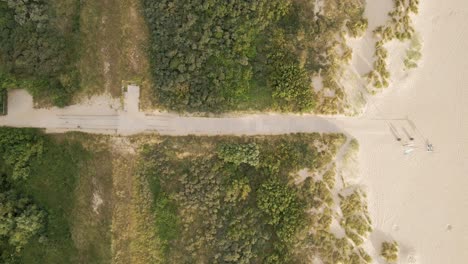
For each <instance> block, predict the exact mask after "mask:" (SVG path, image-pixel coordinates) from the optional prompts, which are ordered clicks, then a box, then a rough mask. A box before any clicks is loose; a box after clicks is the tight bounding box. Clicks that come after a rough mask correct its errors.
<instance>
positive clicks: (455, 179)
mask: <svg viewBox="0 0 468 264" xmlns="http://www.w3.org/2000/svg"><path fill="white" fill-rule="evenodd" d="M387 2H388V3H387ZM390 8H391V1H390V0H385V1H376V0H373V1H369V3H368V9H367V11H366V13H367V15H368V17H369V22H370V23H369V25H370V28H371V29H372V28H373V27H375V26H377V25H380V24H382V23H385V21H386V13H387V12H388V10H389V9H390ZM467 21H468V1H466V0H447V1H422V3H421V10H420V15H419V16H418V17H417V18H416V19H415V22H416V29H417V30H418V31H419V32H420V34H421V36H422V39H423V41H424V46H423V51H422V52H423V61H422V63H421V65H420V67H419V68H417V69H416V70H414V71H412V72H404V71H402V70H401V67H400V66H401V58H400V57H398V56H393V57H392V56H390V62H391V65H390V68H391V72H392V73H393V76H394V77H395V78H396V79H393V81H392V85H391V87H390V88H389V89H387V90H385V91H384V92H382V93H381V94H379V95H377V96H375V97H373V98H371V99H370V102H369V105H368V107H367V111H366V113H365V114H364V115H363V116H362V117H358V118H345V117H336V118H333V117H317V116H312V115H280V114H258V115H248V116H240V117H224V118H201V117H180V116H177V115H175V114H167V113H151V114H150V115H145V113H141V112H138V107H137V102H136V101H135V100H137V98H138V92H139V91H138V89H137V88H136V87H129V94H127V97H126V100H125V102H126V103H125V106H124V107H123V110H122V109H120V108H119V107H117V105H119V102H116V101H112V100H110V99H109V98H106V97H96V98H93V99H92V100H91V101H90V102H88V103H87V104H85V105H79V106H71V107H67V108H65V109H57V108H52V109H48V110H47V109H32V100H31V98H30V96H28V95H27V94H26V93H25V92H24V91H20V90H16V91H11V92H10V96H9V112H10V114H9V115H8V116H6V117H0V125H9V126H20V127H21V126H26V127H27V126H29V127H43V128H47V130H48V132H64V131H71V130H79V131H86V132H93V133H106V134H124V135H130V134H135V133H141V132H148V131H156V132H159V133H161V134H167V135H186V134H198V135H201V134H203V135H215V134H235V135H241V134H248V135H254V134H281V133H291V132H344V133H346V134H347V135H351V136H354V137H356V138H357V139H358V140H359V143H360V145H361V148H360V149H361V151H360V153H359V162H360V166H361V174H362V178H361V181H362V184H363V185H365V186H367V191H368V193H369V196H368V198H369V210H370V213H371V216H372V219H373V222H374V227H375V231H374V232H373V233H372V234H371V237H370V241H369V243H368V245H367V247H368V249H369V251H370V252H372V253H373V257H374V260H375V263H384V262H383V260H382V259H381V258H380V257H379V256H378V251H379V249H380V243H381V242H382V241H383V240H389V239H395V240H396V241H398V242H399V244H400V247H401V253H402V254H401V260H400V263H403V264H404V263H408V264H412V263H424V264H445V263H447V264H464V263H468V55H467V54H466V50H467V49H468V27H467V26H466V23H467ZM370 36H371V34H370V33H369V34H368V35H367V38H364V39H363V40H356V41H354V42H353V43H352V46H353V48H354V50H355V56H354V59H353V65H354V68H353V71H354V72H355V73H359V74H362V73H365V72H366V71H367V70H369V69H370V66H371V63H372V54H373V50H372V49H373V42H372V41H371V40H370V38H369V37H370ZM389 45H391V49H390V53H391V54H397V55H398V52H396V53H394V52H392V49H393V48H395V50H394V51H397V50H396V48H397V47H398V45H399V44H396V43H390V44H389ZM406 118H408V119H409V120H410V121H411V122H409V121H408V120H406ZM390 126H393V128H394V129H395V131H394V132H393V133H392V132H391V131H390ZM405 130H406V132H407V133H408V134H410V136H412V137H415V147H416V148H415V150H414V151H413V152H412V153H411V154H410V155H404V150H405V148H404V147H403V146H402V142H397V141H396V140H395V138H394V134H395V135H396V134H398V135H399V136H400V137H402V138H403V141H407V136H406V134H405ZM426 139H428V140H430V141H431V142H432V143H433V144H434V147H435V152H434V153H427V152H425V146H424V144H425V141H426Z"/></svg>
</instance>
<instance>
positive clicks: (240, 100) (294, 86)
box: [143, 0, 367, 113]
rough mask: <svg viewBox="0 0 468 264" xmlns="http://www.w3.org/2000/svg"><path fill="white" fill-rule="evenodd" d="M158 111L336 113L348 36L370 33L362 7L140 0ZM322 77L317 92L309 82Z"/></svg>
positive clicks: (348, 1)
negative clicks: (164, 109) (366, 30)
mask: <svg viewBox="0 0 468 264" xmlns="http://www.w3.org/2000/svg"><path fill="white" fill-rule="evenodd" d="M143 3H144V11H145V15H146V20H147V23H148V25H149V28H150V46H151V48H150V63H151V71H152V73H153V76H154V80H155V83H154V89H153V97H154V99H155V100H154V102H155V103H156V105H158V106H160V107H164V108H168V109H172V110H178V111H206V112H225V111H231V110H275V111H284V112H311V111H315V112H318V113H336V112H341V111H342V110H343V109H342V108H343V107H344V106H343V105H345V104H346V99H345V95H344V92H343V89H342V87H340V84H339V81H338V77H339V75H340V74H339V73H340V66H341V65H342V64H343V63H345V62H347V61H349V59H350V58H351V50H350V48H348V47H347V46H346V40H345V36H346V35H349V36H352V37H358V36H360V35H361V34H362V33H363V32H364V31H365V29H366V28H367V21H366V19H365V18H363V12H364V2H363V1H361V0H345V1H342V0H340V1H338V0H331V1H324V2H323V3H322V5H320V4H319V3H318V2H317V4H316V1H311V0H305V1H303V0H275V1H255V2H245V1H231V2H225V1H215V0H213V1H191V2H190V3H187V2H186V1H179V0H165V1H160V2H157V3H156V2H154V1H149V0H144V1H143ZM314 76H321V77H322V78H323V82H324V83H323V85H324V87H325V88H324V89H322V90H321V91H318V92H316V91H315V90H314V88H313V87H312V82H311V78H312V77H314Z"/></svg>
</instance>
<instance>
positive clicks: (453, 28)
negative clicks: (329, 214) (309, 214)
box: [341, 0, 468, 264]
mask: <svg viewBox="0 0 468 264" xmlns="http://www.w3.org/2000/svg"><path fill="white" fill-rule="evenodd" d="M381 2H382V1H376V0H373V1H372V0H371V1H369V3H368V9H367V10H366V13H367V15H368V17H369V24H370V29H369V30H372V28H373V27H375V26H377V25H379V24H381V23H383V22H384V19H382V16H383V15H385V14H386V12H388V6H386V5H385V4H381ZM384 2H391V1H384ZM414 21H415V28H416V30H417V31H418V32H419V33H420V35H421V37H422V40H423V43H424V44H423V50H422V53H423V58H422V61H421V62H420V66H419V67H418V68H417V69H415V70H412V71H409V72H405V71H403V70H402V69H401V68H402V67H401V66H402V60H401V56H399V55H393V56H392V54H398V53H399V52H400V53H401V51H399V50H401V47H400V46H401V44H398V43H390V44H389V46H388V47H389V53H390V57H389V59H390V70H391V72H392V83H391V86H390V87H389V88H388V89H386V90H385V91H383V92H382V93H380V94H378V95H376V96H374V97H371V98H370V99H369V103H368V106H367V110H366V113H365V114H364V115H363V117H362V119H363V121H362V122H360V123H359V122H358V123H357V122H354V123H352V124H351V123H349V122H348V121H345V122H343V123H342V125H341V127H342V128H343V129H344V130H345V131H346V132H347V133H349V134H351V135H353V136H355V137H356V138H357V139H358V141H359V143H360V146H361V148H360V149H361V151H360V154H359V163H360V167H361V175H362V184H363V185H364V186H366V189H367V192H368V199H369V210H370V213H371V217H372V219H373V224H374V228H375V231H374V232H373V233H372V234H371V236H370V241H369V242H370V243H369V245H368V248H369V250H370V251H373V252H374V253H373V257H374V262H375V263H385V262H384V260H383V259H381V258H380V257H379V256H378V251H379V250H380V243H381V242H382V241H383V240H391V239H395V240H396V241H397V242H398V243H399V244H400V249H401V255H400V257H401V259H400V262H399V263H424V264H442V263H450V264H463V263H468V55H467V50H468V27H467V25H466V23H467V21H468V1H466V0H447V1H421V4H420V14H419V15H418V16H417V17H415V18H414ZM353 45H358V46H359V45H360V47H361V48H360V49H359V48H357V49H355V51H356V54H355V55H356V56H355V57H354V60H353V63H354V66H355V67H356V71H366V70H368V69H369V65H368V62H371V57H370V56H371V55H372V49H370V48H369V47H372V45H373V42H372V41H371V40H370V39H368V38H367V39H366V38H365V39H363V40H360V41H356V43H353ZM366 67H367V69H366ZM406 118H408V119H410V120H411V121H412V122H408V121H406V120H405V119H406ZM373 119H376V120H373ZM377 119H395V120H387V121H384V122H380V121H381V120H377ZM398 119H402V120H398ZM364 120H365V121H364ZM390 125H392V126H394V127H395V129H396V130H397V132H398V133H399V134H400V136H402V138H403V141H405V140H406V141H407V139H406V135H405V132H404V130H403V129H406V130H407V132H408V133H409V134H410V135H411V136H414V137H415V138H416V142H415V146H416V147H417V148H414V151H413V152H412V153H411V154H410V155H404V150H405V148H404V147H403V146H401V144H402V143H401V142H397V141H396V140H395V139H394V137H393V135H392V133H391V132H390V129H389V126H390ZM366 126H369V129H366ZM375 126H378V127H379V128H378V129H375ZM413 126H415V128H416V131H415V129H414V127H413ZM370 127H372V129H370ZM376 131H378V132H376ZM426 138H427V139H428V140H430V142H431V143H433V144H434V149H435V152H434V153H428V152H426V151H425V146H424V141H425V140H426Z"/></svg>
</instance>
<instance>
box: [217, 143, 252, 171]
mask: <svg viewBox="0 0 468 264" xmlns="http://www.w3.org/2000/svg"><path fill="white" fill-rule="evenodd" d="M217 154H218V156H219V157H220V158H221V159H222V160H224V161H225V162H232V163H234V164H236V165H240V164H242V163H245V164H248V165H250V166H254V167H256V166H258V164H259V154H260V151H259V148H258V146H257V144H255V143H249V144H222V145H220V147H219V148H218V151H217Z"/></svg>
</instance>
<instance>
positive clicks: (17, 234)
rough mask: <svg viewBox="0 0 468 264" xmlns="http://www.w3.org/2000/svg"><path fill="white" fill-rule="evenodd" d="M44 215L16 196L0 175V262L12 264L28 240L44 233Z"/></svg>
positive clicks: (26, 200)
mask: <svg viewBox="0 0 468 264" xmlns="http://www.w3.org/2000/svg"><path fill="white" fill-rule="evenodd" d="M44 224H45V213H44V211H42V210H40V209H39V208H38V207H37V206H36V205H35V204H33V203H32V202H31V200H29V199H27V198H26V197H23V196H22V195H20V194H18V193H17V191H16V190H14V189H12V187H11V186H10V184H9V183H8V182H7V180H6V176H5V175H3V174H0V260H1V262H2V263H14V261H15V260H16V258H17V256H18V254H19V253H20V252H21V250H22V249H23V247H24V246H25V245H26V244H27V243H29V242H30V240H31V239H32V238H33V237H35V236H37V235H39V234H41V233H42V232H43V231H44Z"/></svg>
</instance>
